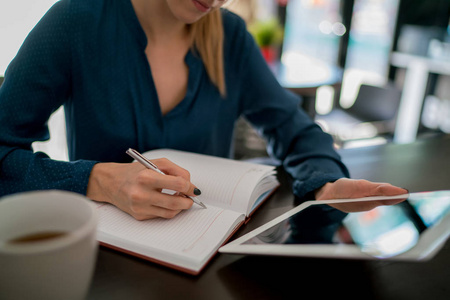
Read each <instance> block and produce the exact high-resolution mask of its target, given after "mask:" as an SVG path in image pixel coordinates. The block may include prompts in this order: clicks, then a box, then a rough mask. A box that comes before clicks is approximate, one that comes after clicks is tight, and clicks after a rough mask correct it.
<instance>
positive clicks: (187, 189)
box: [149, 173, 201, 196]
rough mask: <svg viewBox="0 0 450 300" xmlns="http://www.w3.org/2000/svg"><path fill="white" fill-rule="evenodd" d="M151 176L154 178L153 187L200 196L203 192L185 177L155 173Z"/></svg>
mask: <svg viewBox="0 0 450 300" xmlns="http://www.w3.org/2000/svg"><path fill="white" fill-rule="evenodd" d="M151 176H152V178H153V179H152V183H153V184H152V187H154V188H157V189H161V190H162V189H168V190H172V191H175V192H179V193H182V194H184V195H187V196H198V195H200V194H201V191H200V190H199V189H198V188H197V187H196V186H195V185H194V184H192V183H191V182H190V181H188V180H186V179H185V178H183V177H179V176H172V175H162V174H154V173H152V174H151ZM149 180H150V178H149ZM149 185H150V183H149Z"/></svg>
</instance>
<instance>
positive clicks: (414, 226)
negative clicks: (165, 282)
mask: <svg viewBox="0 0 450 300" xmlns="http://www.w3.org/2000/svg"><path fill="white" fill-rule="evenodd" d="M407 196H408V198H407V199H406V198H405V197H403V199H394V200H392V199H391V200H388V199H385V200H378V201H352V202H345V201H343V202H342V203H340V202H339V201H337V202H332V201H334V200H331V201H324V202H325V203H324V204H321V202H322V201H309V203H307V204H304V205H303V206H304V208H301V207H300V208H299V207H297V208H296V209H294V210H295V213H289V212H288V213H287V214H285V215H286V216H287V217H283V216H281V217H280V218H278V221H276V220H277V219H276V220H274V221H276V222H269V223H268V224H266V225H264V226H262V227H260V228H259V229H257V230H255V231H253V232H250V233H248V234H247V235H245V236H243V237H241V238H240V239H238V240H237V243H235V244H234V245H243V246H244V247H243V249H244V251H243V252H242V251H237V252H240V253H246V250H245V249H251V247H248V245H254V246H255V247H258V246H259V245H353V246H354V247H357V248H358V249H359V251H360V252H362V253H365V254H367V255H370V256H371V257H374V258H391V257H395V256H398V255H401V254H402V253H407V252H408V251H409V252H411V251H410V250H412V249H413V248H415V247H418V245H420V247H418V248H420V249H415V251H416V254H414V255H417V256H420V255H422V256H423V255H424V254H423V253H424V252H426V255H428V254H429V253H430V251H431V252H432V248H435V247H437V246H439V245H441V244H442V243H443V242H445V240H446V239H447V237H448V235H449V233H450V215H449V213H450V191H437V192H423V193H412V194H409V195H407ZM393 203H396V204H393ZM388 204H389V205H388ZM330 205H332V206H330ZM294 210H293V211H294ZM343 210H345V211H346V212H343ZM349 211H350V212H349ZM444 220H445V222H446V223H445V224H442V223H443V222H444ZM258 231H259V232H258ZM255 233H256V234H255ZM424 235H427V237H426V238H423V236H424ZM245 246H247V247H245ZM255 247H253V248H255ZM235 248H236V247H235ZM236 249H238V248H236ZM236 249H235V250H236ZM267 249H268V251H272V250H271V249H273V250H274V251H275V253H273V254H275V255H276V254H277V253H276V252H277V251H278V250H277V249H278V248H267ZM291 249H293V248H291ZM298 249H299V250H302V251H304V249H308V248H305V247H303V249H300V248H298ZM311 249H316V250H314V251H318V250H317V249H330V248H323V247H322V248H317V247H316V248H311ZM342 249H345V247H344V248H342ZM231 250H232V251H230V252H233V249H231ZM241 250H242V249H241ZM289 251H292V253H291V254H294V255H295V253H296V252H295V249H294V250H289ZM333 251H335V250H333ZM222 252H228V251H222ZM251 252H252V251H250V253H251ZM413 252H414V251H413ZM281 253H283V252H281ZM298 253H303V252H298ZM353 253H354V252H353ZM420 253H422V254H420ZM259 254H262V253H259ZM267 254H271V253H267ZM310 256H315V255H314V253H311V254H310ZM325 256H326V255H325ZM333 256H336V255H335V254H334V255H333ZM337 256H339V255H337ZM344 256H345V255H344Z"/></svg>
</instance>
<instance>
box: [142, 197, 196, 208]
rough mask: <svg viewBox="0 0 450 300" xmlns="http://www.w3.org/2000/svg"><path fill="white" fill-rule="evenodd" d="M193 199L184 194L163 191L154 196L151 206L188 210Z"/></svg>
mask: <svg viewBox="0 0 450 300" xmlns="http://www.w3.org/2000/svg"><path fill="white" fill-rule="evenodd" d="M193 203H194V202H193V201H192V199H189V198H186V197H184V196H177V195H168V194H164V193H161V194H160V195H158V196H157V197H156V196H155V197H153V200H152V203H151V206H155V207H159V208H164V209H167V210H186V209H189V208H191V207H192V205H193Z"/></svg>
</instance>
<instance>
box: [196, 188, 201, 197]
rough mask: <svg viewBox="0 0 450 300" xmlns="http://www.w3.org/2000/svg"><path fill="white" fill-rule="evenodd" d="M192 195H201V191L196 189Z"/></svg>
mask: <svg viewBox="0 0 450 300" xmlns="http://www.w3.org/2000/svg"><path fill="white" fill-rule="evenodd" d="M194 194H195V195H196V196H200V195H201V194H202V191H200V190H199V189H198V188H195V189H194Z"/></svg>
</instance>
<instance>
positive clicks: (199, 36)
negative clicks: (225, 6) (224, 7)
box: [191, 9, 226, 97]
mask: <svg viewBox="0 0 450 300" xmlns="http://www.w3.org/2000/svg"><path fill="white" fill-rule="evenodd" d="M223 35H224V34H223V24H222V15H221V12H220V9H215V10H214V11H212V12H210V13H209V14H207V15H206V16H204V17H203V18H201V19H200V20H199V21H197V22H195V23H193V24H192V25H191V37H192V46H193V47H194V49H195V50H196V51H197V52H198V54H199V55H200V57H201V59H202V61H203V64H204V65H205V68H206V71H207V73H208V76H209V78H210V80H211V82H212V83H213V84H214V85H215V86H216V87H217V89H218V90H219V92H220V94H221V95H222V97H225V94H226V87H225V70H224V61H223V60H224V58H223V38H224V37H223Z"/></svg>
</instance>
